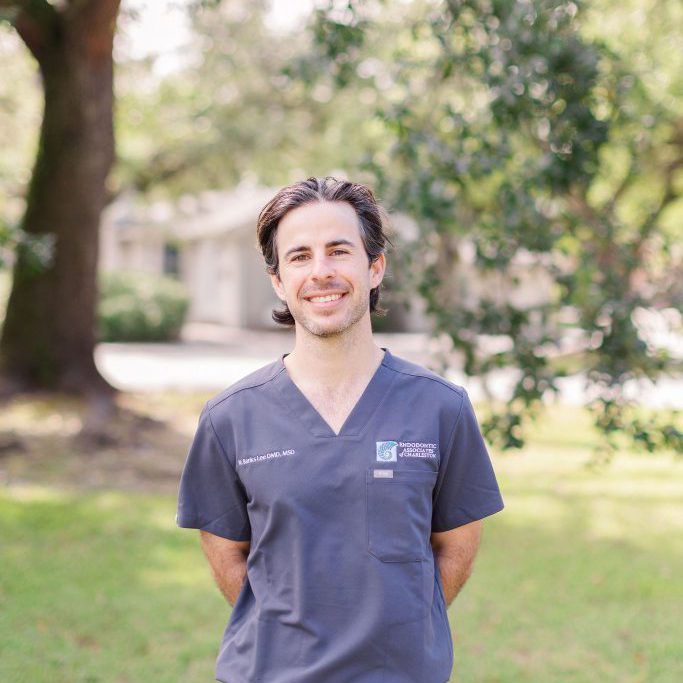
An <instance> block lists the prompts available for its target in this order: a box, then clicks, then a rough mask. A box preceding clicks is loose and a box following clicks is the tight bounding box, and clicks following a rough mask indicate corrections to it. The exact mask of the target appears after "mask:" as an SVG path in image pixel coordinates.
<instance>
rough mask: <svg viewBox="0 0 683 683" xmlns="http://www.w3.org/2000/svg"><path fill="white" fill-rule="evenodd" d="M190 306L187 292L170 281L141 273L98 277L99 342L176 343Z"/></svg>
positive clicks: (179, 284)
mask: <svg viewBox="0 0 683 683" xmlns="http://www.w3.org/2000/svg"><path fill="white" fill-rule="evenodd" d="M189 304H190V297H189V294H188V292H187V289H186V288H185V287H184V285H182V284H181V283H180V282H178V281H177V280H173V279H172V278H169V277H162V276H152V275H146V274H143V273H132V272H124V273H104V274H102V275H101V276H100V298H99V304H98V312H97V313H98V315H97V317H98V328H99V339H100V341H171V340H174V339H177V338H178V336H179V334H180V330H181V328H182V325H183V321H184V320H185V314H186V313H187V309H188V307H189Z"/></svg>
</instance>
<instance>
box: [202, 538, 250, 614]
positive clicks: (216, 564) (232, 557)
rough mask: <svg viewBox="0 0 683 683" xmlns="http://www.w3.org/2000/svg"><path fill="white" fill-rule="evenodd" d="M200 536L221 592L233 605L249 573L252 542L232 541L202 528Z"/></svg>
mask: <svg viewBox="0 0 683 683" xmlns="http://www.w3.org/2000/svg"><path fill="white" fill-rule="evenodd" d="M199 537H200V539H201V542H202V550H203V551H204V555H206V559H207V560H208V561H209V566H210V567H211V573H212V574H213V577H214V579H215V580H216V583H217V584H218V587H219V588H220V589H221V593H223V595H224V596H225V599H226V600H227V601H228V602H229V603H230V604H231V605H234V604H235V601H236V600H237V596H238V595H239V592H240V590H241V588H242V583H243V582H244V577H245V575H246V573H247V556H248V555H249V548H250V546H251V544H250V542H249V541H231V540H229V539H227V538H222V537H221V536H215V535H214V534H210V533H209V532H208V531H201V530H200V532H199Z"/></svg>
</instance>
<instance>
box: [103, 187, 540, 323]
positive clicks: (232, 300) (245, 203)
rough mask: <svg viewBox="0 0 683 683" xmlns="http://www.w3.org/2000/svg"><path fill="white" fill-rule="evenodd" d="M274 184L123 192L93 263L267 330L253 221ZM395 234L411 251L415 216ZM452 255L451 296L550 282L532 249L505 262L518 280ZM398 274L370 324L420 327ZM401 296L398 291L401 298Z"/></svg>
mask: <svg viewBox="0 0 683 683" xmlns="http://www.w3.org/2000/svg"><path fill="white" fill-rule="evenodd" d="M275 192H276V190H275V189H273V188H265V187H261V186H256V185H253V184H249V183H242V184H240V185H238V186H237V187H235V188H234V189H232V190H230V191H210V192H203V193H201V194H199V195H197V196H184V197H181V198H180V199H178V200H177V201H175V202H156V203H153V204H143V203H140V202H139V201H138V200H137V199H136V198H135V197H134V196H122V197H120V198H119V199H118V200H117V201H116V202H114V203H113V204H112V205H111V206H109V207H108V209H107V210H106V211H105V213H104V215H103V219H102V225H101V234H100V268H101V269H102V270H104V271H139V272H144V273H148V274H153V275H162V274H166V275H171V276H174V277H177V278H178V279H179V280H180V281H182V282H183V283H185V285H186V286H187V288H188V290H189V292H190V298H191V304H190V309H189V312H188V320H189V321H190V322H204V323H207V322H208V323H217V324H221V325H226V326H230V327H246V328H256V329H258V328H273V327H276V324H275V323H274V322H273V321H272V318H271V311H272V310H273V308H275V307H278V306H279V301H278V299H277V297H276V296H275V293H274V292H273V290H272V287H271V285H270V280H269V278H268V277H267V275H266V271H265V265H264V262H263V258H262V256H261V254H260V252H259V250H258V247H257V243H256V220H257V217H258V214H259V212H260V210H261V208H262V207H263V206H264V205H265V204H266V202H267V201H268V200H269V199H270V198H271V197H272V196H273V195H274V194H275ZM392 224H393V229H394V236H395V239H393V238H392V239H393V241H394V242H395V243H397V246H399V245H400V248H401V249H409V248H410V244H411V243H414V242H415V241H417V240H418V239H420V237H419V230H418V227H417V225H416V224H415V222H414V221H412V220H411V219H409V218H408V217H405V216H400V215H399V216H393V217H392ZM458 251H459V254H460V260H459V262H458V263H457V266H456V267H457V272H456V273H454V275H455V278H454V281H455V282H457V283H459V284H458V285H457V289H458V291H459V293H460V296H459V298H458V300H459V301H464V302H467V303H468V304H469V305H472V304H475V305H476V301H477V300H479V299H480V298H481V297H486V298H490V299H493V300H495V301H498V302H500V303H502V299H507V300H509V301H511V302H512V303H513V304H514V305H516V306H524V305H525V304H526V305H527V306H529V305H535V304H538V303H541V302H542V301H545V300H547V298H548V297H549V293H550V288H551V285H552V281H551V278H550V276H549V275H548V272H547V269H546V267H545V266H544V265H543V263H542V261H541V260H540V259H539V258H538V256H536V255H532V254H529V253H525V252H521V251H520V252H519V253H518V254H517V256H516V258H515V262H514V264H513V269H512V271H513V273H514V274H515V275H516V277H517V283H516V284H514V285H511V284H510V282H509V281H507V280H506V281H504V280H503V277H504V276H503V275H502V274H498V273H490V274H487V275H481V274H480V273H479V272H478V271H477V270H476V268H475V263H474V249H473V248H471V245H470V244H469V243H467V241H463V242H461V244H460V245H459V247H458ZM403 275H404V274H403V273H400V272H392V259H391V257H390V259H389V269H388V273H387V277H386V278H385V294H383V298H382V301H383V304H384V305H385V306H386V307H387V308H389V310H390V313H389V315H388V316H387V317H386V318H384V319H378V320H377V323H376V324H377V327H380V326H381V328H382V329H384V330H392V331H409V332H424V331H428V330H429V329H430V321H429V320H428V318H427V317H426V316H425V315H424V313H423V310H424V307H423V305H422V302H421V300H420V299H419V297H417V296H415V297H412V298H411V299H410V303H411V305H410V307H409V308H408V307H407V306H405V305H404V304H403V303H401V300H400V297H393V298H392V291H391V290H392V289H397V288H396V287H392V283H393V282H394V281H396V282H397V284H400V282H401V281H402V280H403ZM403 299H405V295H404V296H403Z"/></svg>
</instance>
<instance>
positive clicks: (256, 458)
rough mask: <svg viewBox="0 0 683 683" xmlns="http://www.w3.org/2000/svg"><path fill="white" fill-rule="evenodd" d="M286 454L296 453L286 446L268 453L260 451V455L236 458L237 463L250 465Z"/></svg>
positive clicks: (282, 456)
mask: <svg viewBox="0 0 683 683" xmlns="http://www.w3.org/2000/svg"><path fill="white" fill-rule="evenodd" d="M288 455H296V451H295V450H294V449H293V448H287V449H286V450H282V451H271V452H270V453H262V454H260V455H251V456H249V457H248V458H240V459H238V460H237V465H238V466H240V465H251V464H252V463H254V462H264V461H265V460H275V459H277V458H284V457H286V456H288Z"/></svg>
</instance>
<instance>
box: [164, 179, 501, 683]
mask: <svg viewBox="0 0 683 683" xmlns="http://www.w3.org/2000/svg"><path fill="white" fill-rule="evenodd" d="M257 232H258V239H259V245H260V247H261V251H262V252H263V255H264V258H265V261H266V264H267V268H268V272H269V273H270V278H271V280H272V285H273V287H274V289H275V292H276V294H277V295H278V297H279V298H280V299H281V300H282V301H283V302H284V304H285V307H284V309H283V310H281V311H275V312H274V314H273V317H274V319H275V320H276V321H278V322H281V323H283V324H290V325H292V324H293V325H294V329H295V345H294V349H293V351H292V352H291V353H289V354H285V355H283V356H282V357H281V358H279V359H278V360H276V361H275V362H273V363H271V364H269V365H267V366H265V367H263V368H261V369H260V370H257V371H256V372H254V373H253V374H251V375H249V376H247V377H245V378H244V379H242V380H241V381H239V382H237V383H236V384H234V385H233V386H232V387H230V388H229V389H227V390H226V391H224V392H223V393H221V394H220V395H218V396H216V397H215V398H213V399H212V400H210V401H208V403H207V404H206V406H205V407H204V410H203V412H202V415H201V417H200V420H199V427H198V430H197V433H196V435H195V438H194V442H193V444H192V447H191V449H190V452H189V455H188V458H187V462H186V464H185V469H184V471H183V475H182V479H181V484H180V495H179V502H178V515H177V523H178V525H179V526H181V527H189V528H195V529H200V530H201V531H200V534H201V540H202V547H203V549H204V552H205V554H206V557H207V559H208V562H209V564H210V566H211V568H212V571H213V574H214V576H215V579H216V581H217V583H218V585H219V587H220V588H221V590H222V592H223V594H224V595H225V597H226V598H227V600H228V601H229V602H230V603H231V604H232V605H234V608H233V611H232V614H231V616H230V620H229V622H228V625H227V628H226V630H225V633H224V635H223V641H222V645H221V649H220V653H219V655H218V659H217V662H216V678H217V680H218V681H222V682H223V683H256V682H263V683H444V682H445V681H447V680H448V678H449V676H450V673H451V668H452V664H453V646H452V641H451V634H450V629H449V624H448V617H447V614H446V608H447V605H448V604H450V602H451V601H452V600H453V598H454V597H455V596H456V594H457V593H458V591H459V590H460V588H461V587H462V585H463V584H464V583H465V581H466V580H467V577H468V576H469V574H470V572H471V569H472V563H473V560H474V556H475V553H476V551H477V547H478V544H479V538H480V534H481V524H482V523H481V519H482V518H484V517H486V516H488V515H491V514H493V513H495V512H498V511H499V510H501V509H502V508H503V502H502V499H501V496H500V492H499V489H498V486H497V484H496V479H495V476H494V473H493V469H492V467H491V462H490V459H489V456H488V453H487V451H486V447H485V446H484V443H483V440H482V437H481V434H480V431H479V428H478V425H477V421H476V418H475V415H474V412H473V410H472V405H471V403H470V401H469V398H468V396H467V394H466V392H465V390H464V389H463V388H462V387H459V386H457V385H454V384H452V383H450V382H448V381H446V380H445V379H443V378H441V377H439V376H437V375H435V374H433V373H432V372H430V371H428V370H426V369H424V368H422V367H420V366H418V365H415V364H413V363H409V362H407V361H405V360H402V359H400V358H398V357H396V356H394V355H393V354H391V352H390V351H389V349H384V348H379V347H378V346H377V345H376V344H375V342H374V341H373V337H372V328H371V321H370V313H371V311H376V310H378V303H379V292H380V284H381V282H382V277H383V275H384V269H385V264H386V259H385V253H384V252H385V247H386V242H387V237H386V235H385V233H384V228H383V220H382V211H381V209H380V207H379V206H378V205H377V203H376V201H375V199H374V197H373V195H372V192H371V191H370V190H369V189H368V188H366V187H364V186H363V185H359V184H354V183H350V182H345V181H337V180H335V179H333V178H325V179H316V178H309V179H308V180H306V181H303V182H300V183H296V184H295V185H292V186H290V187H286V188H284V189H282V190H280V191H279V192H278V193H277V195H276V196H275V197H274V198H273V199H272V200H271V201H270V202H269V203H268V205H267V206H266V207H265V208H264V209H263V211H262V212H261V215H260V216H259V221H258V231H257Z"/></svg>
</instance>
